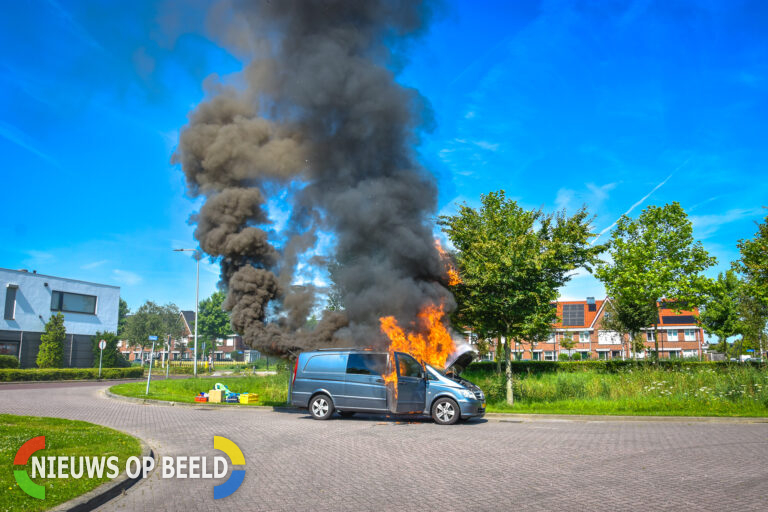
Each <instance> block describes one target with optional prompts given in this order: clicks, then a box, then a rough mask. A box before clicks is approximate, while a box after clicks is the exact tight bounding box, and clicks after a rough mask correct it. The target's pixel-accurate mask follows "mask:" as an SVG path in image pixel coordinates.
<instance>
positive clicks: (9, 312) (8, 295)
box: [5, 284, 19, 320]
mask: <svg viewBox="0 0 768 512" xmlns="http://www.w3.org/2000/svg"><path fill="white" fill-rule="evenodd" d="M18 289H19V287H18V286H16V285H12V284H9V285H8V286H7V287H6V288H5V319H6V320H13V319H14V318H16V291H18Z"/></svg>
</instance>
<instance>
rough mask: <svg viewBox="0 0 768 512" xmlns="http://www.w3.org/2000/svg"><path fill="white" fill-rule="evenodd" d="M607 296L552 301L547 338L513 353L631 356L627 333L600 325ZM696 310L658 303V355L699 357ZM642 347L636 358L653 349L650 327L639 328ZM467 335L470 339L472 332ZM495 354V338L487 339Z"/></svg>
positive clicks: (545, 357)
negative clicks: (554, 320) (570, 343)
mask: <svg viewBox="0 0 768 512" xmlns="http://www.w3.org/2000/svg"><path fill="white" fill-rule="evenodd" d="M609 301H610V299H609V298H608V299H604V300H595V299H594V297H587V299H586V300H583V301H560V302H556V303H552V307H553V308H556V309H557V317H558V322H557V323H554V324H552V331H551V332H550V335H549V339H548V340H546V341H542V342H539V343H533V344H532V343H530V342H528V341H524V342H521V343H518V344H517V346H513V347H512V353H513V357H515V358H516V359H523V360H534V361H553V360H555V358H556V355H570V354H575V353H579V354H580V355H581V358H582V359H625V358H631V357H635V355H634V354H632V353H631V349H630V346H629V343H628V337H627V336H621V335H620V334H619V333H617V332H614V331H609V330H605V329H603V328H602V322H601V320H602V318H603V316H604V315H605V309H606V306H607V304H608V303H609ZM697 315H698V310H697V309H694V310H692V311H679V312H675V311H674V310H672V309H669V308H667V307H664V303H663V302H662V303H660V304H659V324H658V326H657V334H658V336H659V357H660V358H662V359H669V358H678V357H702V345H703V344H704V343H705V341H704V331H703V330H702V328H701V327H700V326H698V325H697V322H696V316H697ZM643 336H644V337H645V350H644V351H643V352H639V353H638V354H637V357H638V358H645V357H648V356H649V354H650V353H651V352H652V351H653V350H654V340H653V327H652V326H649V327H648V328H646V329H645V330H644V332H643ZM468 339H469V340H470V342H472V334H471V333H469V336H468ZM564 340H573V341H574V342H575V343H574V345H573V347H572V348H570V349H566V348H563V346H562V343H563V341H564ZM491 345H492V347H491V350H492V353H491V355H490V357H488V359H493V358H494V357H495V349H496V345H497V340H493V341H492V343H491Z"/></svg>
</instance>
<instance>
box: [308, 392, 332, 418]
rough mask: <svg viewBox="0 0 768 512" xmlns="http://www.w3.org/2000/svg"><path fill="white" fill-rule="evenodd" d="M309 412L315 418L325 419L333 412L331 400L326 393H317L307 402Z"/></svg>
mask: <svg viewBox="0 0 768 512" xmlns="http://www.w3.org/2000/svg"><path fill="white" fill-rule="evenodd" d="M309 414H311V415H312V418H314V419H316V420H327V419H328V418H330V417H331V415H332V414H333V402H331V398H330V397H329V396H328V395H317V396H315V397H314V398H313V399H312V401H311V402H309Z"/></svg>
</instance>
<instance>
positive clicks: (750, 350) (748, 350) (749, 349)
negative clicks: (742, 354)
mask: <svg viewBox="0 0 768 512" xmlns="http://www.w3.org/2000/svg"><path fill="white" fill-rule="evenodd" d="M754 351H755V349H753V348H748V349H747V352H754Z"/></svg>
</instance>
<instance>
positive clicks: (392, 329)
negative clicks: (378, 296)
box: [379, 304, 456, 398]
mask: <svg viewBox="0 0 768 512" xmlns="http://www.w3.org/2000/svg"><path fill="white" fill-rule="evenodd" d="M444 316H445V312H444V311H443V306H442V305H441V306H435V305H433V304H430V305H428V306H426V307H424V308H423V309H422V310H421V311H420V312H419V315H418V317H419V322H418V323H419V325H418V331H417V332H408V333H406V332H405V331H404V330H403V329H402V327H400V326H399V325H398V323H397V320H396V319H395V317H393V316H383V317H381V318H379V323H380V324H381V331H382V332H383V333H384V334H386V335H387V337H388V338H389V350H388V351H389V360H390V361H391V365H392V366H391V368H390V369H389V372H388V373H387V374H385V375H382V377H384V381H385V382H386V383H387V384H390V383H391V384H393V386H394V395H395V398H397V371H396V368H395V352H405V353H407V354H410V355H412V356H413V357H415V358H416V359H417V360H419V361H421V362H422V363H426V364H429V365H431V366H436V367H438V368H444V367H445V363H446V360H447V359H448V357H449V356H450V355H451V354H453V353H454V352H455V351H456V344H455V343H454V342H453V339H452V338H451V335H450V333H449V332H448V328H447V327H446V326H445V323H444V322H443V317H444Z"/></svg>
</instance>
